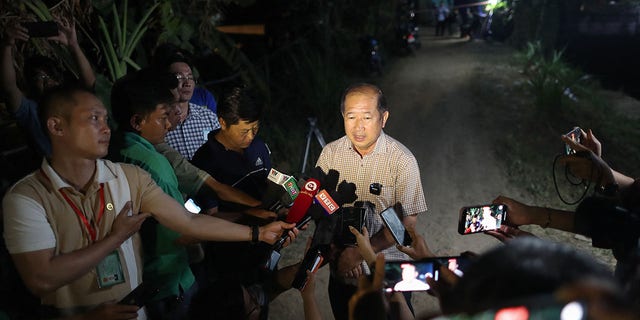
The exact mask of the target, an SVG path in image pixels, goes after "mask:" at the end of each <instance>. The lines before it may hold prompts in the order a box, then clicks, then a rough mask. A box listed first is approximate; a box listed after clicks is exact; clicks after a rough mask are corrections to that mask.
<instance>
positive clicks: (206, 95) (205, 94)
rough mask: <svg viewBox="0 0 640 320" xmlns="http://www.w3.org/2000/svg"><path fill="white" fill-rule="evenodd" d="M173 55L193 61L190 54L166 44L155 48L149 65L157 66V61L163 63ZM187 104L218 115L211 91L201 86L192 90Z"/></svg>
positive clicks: (216, 104)
mask: <svg viewBox="0 0 640 320" xmlns="http://www.w3.org/2000/svg"><path fill="white" fill-rule="evenodd" d="M174 54H179V55H182V56H184V57H185V58H187V59H188V60H190V61H193V56H192V54H191V53H190V52H188V51H187V50H184V49H182V48H180V47H178V46H176V45H174V44H172V43H168V42H167V43H162V44H160V45H158V46H157V47H156V48H155V50H154V52H153V57H152V62H151V65H158V64H159V63H158V62H157V61H163V60H165V59H166V58H167V57H169V56H172V55H174ZM189 103H192V104H195V105H199V106H207V108H209V110H211V111H213V113H218V103H217V102H216V98H215V97H214V95H213V93H211V91H209V90H208V89H207V88H205V87H204V86H202V85H197V86H196V87H195V88H194V89H193V96H191V99H190V100H189Z"/></svg>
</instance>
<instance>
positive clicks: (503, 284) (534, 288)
mask: <svg viewBox="0 0 640 320" xmlns="http://www.w3.org/2000/svg"><path fill="white" fill-rule="evenodd" d="M588 279H598V280H601V281H608V282H609V283H611V284H612V285H613V284H615V281H614V278H613V275H612V273H611V271H610V270H609V269H608V267H607V266H605V265H604V264H601V263H599V262H597V261H595V260H594V259H593V257H591V256H587V255H586V254H584V253H582V252H579V251H577V250H576V249H575V248H573V247H570V246H569V245H566V244H563V243H556V242H551V241H549V240H543V239H539V238H536V237H520V238H516V239H514V240H511V241H509V242H507V243H506V244H505V245H504V246H500V247H497V248H494V249H492V250H489V251H487V252H486V253H484V254H482V255H481V256H479V257H478V259H477V260H475V261H474V262H472V264H471V265H470V266H469V267H468V268H467V270H466V271H465V273H464V276H463V277H462V278H460V280H459V281H458V282H457V283H456V284H455V285H454V287H453V288H452V290H451V291H450V292H448V293H447V295H446V296H443V297H442V299H441V305H442V310H443V312H445V313H459V312H464V313H469V314H473V313H476V312H479V311H483V310H487V309H491V308H495V307H499V304H501V303H504V302H505V300H508V299H512V300H514V299H521V298H526V297H531V296H539V295H545V294H552V293H553V292H554V291H555V290H557V289H559V288H561V287H562V286H564V285H570V284H573V283H575V282H577V281H581V280H588Z"/></svg>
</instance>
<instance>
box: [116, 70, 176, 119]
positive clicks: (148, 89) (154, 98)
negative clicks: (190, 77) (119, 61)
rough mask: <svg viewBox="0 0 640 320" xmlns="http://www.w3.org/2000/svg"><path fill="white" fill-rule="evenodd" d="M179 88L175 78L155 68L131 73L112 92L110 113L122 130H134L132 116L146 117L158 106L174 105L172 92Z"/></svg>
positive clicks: (120, 80)
mask: <svg viewBox="0 0 640 320" xmlns="http://www.w3.org/2000/svg"><path fill="white" fill-rule="evenodd" d="M177 86H178V79H176V77H175V76H173V75H171V74H168V73H166V72H158V71H156V70H152V69H142V70H140V71H135V72H131V73H129V74H127V75H126V76H124V77H122V78H120V79H118V80H117V81H116V82H115V83H114V84H113V88H112V89H111V112H112V113H113V118H114V120H115V121H116V123H117V124H118V126H119V128H121V129H123V130H127V131H131V130H132V129H133V128H131V123H130V121H131V117H133V115H135V114H139V115H141V116H146V115H148V114H150V113H152V112H153V111H155V109H156V106H157V105H158V104H163V103H171V102H173V101H174V100H175V97H174V95H173V93H172V92H171V89H173V88H176V87H177Z"/></svg>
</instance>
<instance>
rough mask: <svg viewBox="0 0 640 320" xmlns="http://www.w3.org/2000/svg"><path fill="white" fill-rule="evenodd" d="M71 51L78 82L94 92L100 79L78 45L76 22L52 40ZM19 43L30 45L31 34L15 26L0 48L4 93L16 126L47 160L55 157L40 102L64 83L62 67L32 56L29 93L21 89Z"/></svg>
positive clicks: (28, 65)
mask: <svg viewBox="0 0 640 320" xmlns="http://www.w3.org/2000/svg"><path fill="white" fill-rule="evenodd" d="M48 40H51V41H55V42H58V43H60V44H62V45H64V46H66V47H67V49H68V50H69V52H70V53H71V57H73V59H74V61H75V63H76V65H77V67H78V71H79V73H78V75H79V79H78V82H79V84H80V85H81V86H83V87H85V88H87V89H93V87H94V85H95V82H96V76H95V74H94V72H93V69H92V68H91V64H90V63H89V60H87V57H86V56H85V55H84V52H83V51H82V49H81V48H80V45H79V44H78V38H77V35H76V28H75V22H74V21H70V22H67V21H61V22H58V35H57V36H54V37H50V38H48ZM18 41H23V42H27V41H29V33H28V30H27V29H26V28H25V27H24V26H23V25H20V24H17V23H16V24H11V25H9V26H8V27H7V28H6V30H5V34H4V36H3V38H2V43H1V48H0V66H1V69H2V71H0V89H1V90H2V91H3V93H4V95H5V96H6V105H7V108H8V110H9V112H11V113H12V114H13V116H14V117H15V118H16V122H17V123H18V125H19V126H20V127H22V128H23V129H24V130H25V131H26V135H27V136H28V137H29V139H28V140H29V142H30V143H31V144H32V145H33V146H34V148H35V150H36V151H37V152H38V153H39V154H40V155H43V156H48V155H50V154H51V142H50V141H49V138H48V137H47V135H46V133H45V131H44V130H43V129H42V125H41V123H40V120H39V119H38V101H39V100H40V98H41V97H42V95H43V94H44V92H45V91H47V90H48V89H50V88H52V87H55V86H58V85H60V84H62V83H63V82H64V79H63V72H62V70H61V69H60V68H59V64H58V63H57V62H56V61H54V60H52V59H51V58H48V57H45V56H32V57H30V58H28V59H26V61H25V62H24V70H23V75H22V77H23V79H24V83H25V88H24V89H25V90H23V89H21V88H20V86H19V85H18V79H17V76H16V71H15V69H14V64H15V59H14V56H13V55H14V50H15V48H16V45H17V43H18Z"/></svg>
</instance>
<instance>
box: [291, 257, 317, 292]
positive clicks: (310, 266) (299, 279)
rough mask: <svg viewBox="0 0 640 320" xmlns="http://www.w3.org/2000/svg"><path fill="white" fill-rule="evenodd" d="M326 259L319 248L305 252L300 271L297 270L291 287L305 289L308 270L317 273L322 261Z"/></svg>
mask: <svg viewBox="0 0 640 320" xmlns="http://www.w3.org/2000/svg"><path fill="white" fill-rule="evenodd" d="M323 261H324V257H323V256H322V253H321V252H320V250H319V249H311V250H309V251H308V252H307V254H305V256H304V259H303V260H302V263H301V264H300V267H299V268H298V271H297V272H296V276H295V278H294V279H293V282H292V283H291V287H293V288H296V289H298V290H304V287H305V286H306V285H307V270H309V271H311V272H312V273H316V271H318V269H320V266H321V265H322V262H323Z"/></svg>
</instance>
